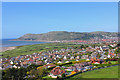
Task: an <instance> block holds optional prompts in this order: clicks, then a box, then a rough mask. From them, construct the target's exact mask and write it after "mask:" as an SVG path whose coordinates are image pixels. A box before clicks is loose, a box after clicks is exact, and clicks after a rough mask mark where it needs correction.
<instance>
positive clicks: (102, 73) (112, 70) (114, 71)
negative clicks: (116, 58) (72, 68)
mask: <svg viewBox="0 0 120 80" xmlns="http://www.w3.org/2000/svg"><path fill="white" fill-rule="evenodd" d="M119 67H120V66H119ZM73 78H118V66H114V67H109V68H104V69H99V70H94V71H88V72H84V73H81V74H78V75H75V76H73V77H71V78H70V79H73ZM68 80H69V79H68Z"/></svg>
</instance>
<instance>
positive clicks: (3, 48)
mask: <svg viewBox="0 0 120 80" xmlns="http://www.w3.org/2000/svg"><path fill="white" fill-rule="evenodd" d="M15 48H16V47H2V48H1V47H0V52H4V51H7V50H13V49H15Z"/></svg>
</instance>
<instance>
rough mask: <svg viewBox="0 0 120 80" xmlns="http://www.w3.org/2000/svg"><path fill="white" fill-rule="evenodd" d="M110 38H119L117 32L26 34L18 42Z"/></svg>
mask: <svg viewBox="0 0 120 80" xmlns="http://www.w3.org/2000/svg"><path fill="white" fill-rule="evenodd" d="M96 37H97V38H109V37H117V32H103V31H96V32H67V31H52V32H48V33H42V34H25V35H23V36H21V37H20V38H18V39H16V40H46V41H56V40H58V41H61V40H88V39H91V38H96Z"/></svg>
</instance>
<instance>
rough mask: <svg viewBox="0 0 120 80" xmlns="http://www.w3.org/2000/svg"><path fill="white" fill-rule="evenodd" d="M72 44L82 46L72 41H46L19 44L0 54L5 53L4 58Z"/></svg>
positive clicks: (58, 48)
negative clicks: (42, 42)
mask: <svg viewBox="0 0 120 80" xmlns="http://www.w3.org/2000/svg"><path fill="white" fill-rule="evenodd" d="M71 46H80V45H78V44H76V45H75V44H72V43H44V44H35V45H25V46H17V48H16V49H14V50H8V51H5V52H2V53H0V54H3V56H2V57H3V58H5V57H8V56H9V57H14V56H20V55H27V54H32V53H37V52H40V51H48V50H54V49H57V50H60V49H61V48H67V47H71Z"/></svg>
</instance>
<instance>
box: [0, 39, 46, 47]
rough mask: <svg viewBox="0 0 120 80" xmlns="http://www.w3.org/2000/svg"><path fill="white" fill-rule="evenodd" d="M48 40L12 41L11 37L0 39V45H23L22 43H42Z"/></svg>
mask: <svg viewBox="0 0 120 80" xmlns="http://www.w3.org/2000/svg"><path fill="white" fill-rule="evenodd" d="M42 43H48V42H39V41H12V39H1V40H0V45H2V47H13V46H23V45H33V44H42Z"/></svg>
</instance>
